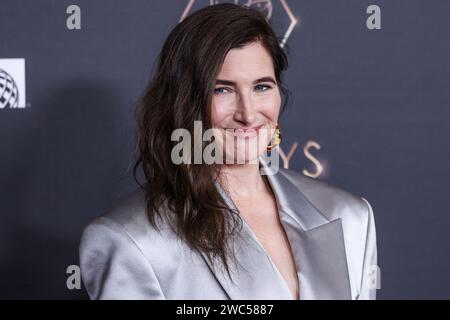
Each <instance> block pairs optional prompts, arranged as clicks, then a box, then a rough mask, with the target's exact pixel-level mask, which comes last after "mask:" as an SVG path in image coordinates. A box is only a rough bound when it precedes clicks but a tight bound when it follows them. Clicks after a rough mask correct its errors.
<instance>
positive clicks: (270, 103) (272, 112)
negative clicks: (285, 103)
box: [263, 92, 281, 122]
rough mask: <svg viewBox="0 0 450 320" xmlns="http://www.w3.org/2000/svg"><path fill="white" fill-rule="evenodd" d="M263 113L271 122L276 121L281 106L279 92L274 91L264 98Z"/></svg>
mask: <svg viewBox="0 0 450 320" xmlns="http://www.w3.org/2000/svg"><path fill="white" fill-rule="evenodd" d="M263 105H264V111H263V112H264V114H265V116H266V117H267V118H268V119H270V121H272V122H276V121H278V117H279V115H280V108H281V97H280V94H279V93H278V92H277V93H274V94H272V95H268V96H266V97H265V99H264V104H263Z"/></svg>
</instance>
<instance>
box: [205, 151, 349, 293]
mask: <svg viewBox="0 0 450 320" xmlns="http://www.w3.org/2000/svg"><path fill="white" fill-rule="evenodd" d="M260 160H261V161H260V163H261V170H262V172H264V173H265V174H267V178H268V181H269V183H270V186H271V187H272V191H273V193H274V195H275V198H276V202H277V206H278V209H279V215H280V221H281V224H282V226H283V228H284V230H285V232H286V235H287V237H288V240H289V243H290V246H291V250H292V254H293V256H294V260H295V263H296V268H297V276H298V280H299V288H300V299H301V300H308V299H351V287H350V280H349V274H348V267H347V258H346V253H345V246H344V237H343V231H342V221H341V219H337V220H333V221H329V220H328V219H327V218H326V217H325V216H324V215H323V214H322V213H321V212H320V211H319V210H318V209H317V208H315V207H314V205H312V204H311V202H310V201H309V200H308V199H307V198H306V196H305V195H304V194H303V193H302V191H301V190H300V189H299V188H297V187H296V186H295V185H294V184H293V183H292V182H291V181H290V180H289V179H288V178H287V177H286V176H285V174H284V173H283V169H280V171H278V172H277V173H275V174H273V173H274V171H273V169H272V168H270V166H269V164H268V161H267V160H266V159H265V158H260ZM216 187H217V188H218V191H219V192H220V194H221V195H222V197H223V198H224V200H225V201H226V203H227V205H228V206H229V207H230V208H232V209H236V210H238V209H237V207H236V205H235V204H234V202H233V200H232V199H231V197H230V196H229V194H228V193H227V192H226V191H225V190H224V188H223V187H222V186H221V185H220V184H219V183H218V182H216ZM238 211H239V210H238ZM242 222H243V224H242V227H243V229H242V230H240V232H239V236H240V237H238V238H236V239H235V240H234V241H233V244H232V246H233V248H234V250H235V253H236V257H237V259H238V261H239V265H238V266H233V265H231V275H232V279H230V278H229V277H228V275H227V273H226V272H224V270H223V268H221V267H220V266H221V264H220V263H217V264H216V263H211V262H210V261H209V260H208V259H207V258H206V255H205V254H204V253H201V254H202V256H203V257H204V259H205V261H206V263H207V264H208V265H209V267H210V269H211V271H212V272H213V273H214V275H215V277H216V279H217V280H218V282H219V283H220V285H221V286H222V287H223V289H224V291H225V292H226V293H227V295H228V297H229V298H230V299H239V300H241V299H244V300H245V299H286V300H288V299H293V297H292V294H291V292H290V290H289V289H288V286H287V284H286V282H285V280H284V278H283V276H282V275H281V273H280V272H279V271H278V269H277V268H276V266H275V264H274V263H273V262H272V259H271V258H270V256H269V255H268V254H267V252H266V251H265V249H264V247H263V246H262V245H261V243H260V242H259V241H258V239H257V237H256V235H255V233H254V232H253V231H252V229H251V227H250V226H249V225H248V224H247V223H246V222H245V220H244V219H242Z"/></svg>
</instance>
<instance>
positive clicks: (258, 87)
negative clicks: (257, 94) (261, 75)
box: [255, 84, 272, 91]
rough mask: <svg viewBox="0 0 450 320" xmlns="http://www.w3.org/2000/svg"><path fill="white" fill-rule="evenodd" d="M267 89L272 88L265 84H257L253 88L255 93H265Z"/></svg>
mask: <svg viewBox="0 0 450 320" xmlns="http://www.w3.org/2000/svg"><path fill="white" fill-rule="evenodd" d="M269 89H272V87H271V86H269V85H267V84H258V85H256V86H255V90H256V91H267V90H269Z"/></svg>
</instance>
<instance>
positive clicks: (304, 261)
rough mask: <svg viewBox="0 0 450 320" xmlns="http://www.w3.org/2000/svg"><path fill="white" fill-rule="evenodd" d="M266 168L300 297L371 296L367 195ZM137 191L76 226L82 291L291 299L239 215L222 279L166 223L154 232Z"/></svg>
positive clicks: (373, 258) (372, 250)
mask: <svg viewBox="0 0 450 320" xmlns="http://www.w3.org/2000/svg"><path fill="white" fill-rule="evenodd" d="M263 169H266V170H267V165H266V164H265V163H264V162H263ZM267 177H268V180H269V182H270V185H271V187H272V190H273V192H274V194H275V198H276V201H277V205H278V208H279V215H280V219H281V223H282V226H283V227H284V229H285V232H286V234H287V237H288V240H289V242H290V246H291V249H292V253H293V255H294V259H295V263H296V267H297V275H298V281H299V288H300V299H301V300H303V299H375V296H376V286H375V285H374V282H377V281H376V279H375V280H374V279H373V270H374V267H375V268H376V265H377V247H376V236H375V224H374V217H373V212H372V208H371V206H370V204H369V202H368V201H367V200H366V199H364V198H361V197H358V196H355V195H352V194H350V193H348V192H346V191H344V190H341V189H338V188H336V187H333V186H331V185H329V184H327V183H325V182H321V181H318V180H315V179H313V178H309V177H307V176H304V175H301V174H299V173H296V172H294V171H291V170H286V169H280V170H279V172H278V173H277V174H275V175H267ZM216 186H217V188H218V190H219V192H220V193H221V195H222V196H223V197H224V198H225V200H226V202H227V204H228V205H229V206H230V207H231V208H235V209H236V206H235V204H234V203H233V201H232V200H231V198H230V197H229V196H228V195H227V193H226V192H225V191H224V189H223V188H222V187H221V186H220V184H218V183H216ZM144 199H145V198H144V194H143V192H142V191H141V190H140V189H137V190H136V191H135V192H134V193H132V194H131V195H130V196H128V197H127V198H125V199H124V200H121V201H120V202H119V203H117V204H116V205H115V208H114V209H112V210H111V211H110V212H108V213H107V214H106V215H104V216H102V217H99V218H97V219H95V220H94V221H92V222H91V223H90V224H89V225H88V226H87V227H86V228H85V229H84V231H83V234H82V237H81V243H80V252H79V253H80V268H81V275H82V280H83V283H84V285H85V287H86V290H87V292H88V294H89V296H90V298H91V299H183V300H184V299H204V300H208V299H287V300H289V299H293V297H292V294H291V292H290V290H289V289H288V286H287V284H286V282H285V280H284V278H283V276H282V275H281V273H280V272H279V271H278V270H277V268H276V266H275V264H274V263H273V261H272V260H271V258H270V256H269V255H268V254H267V252H266V251H265V249H264V247H263V246H262V245H261V243H260V242H259V241H258V239H257V238H256V236H255V234H254V233H253V231H252V229H251V228H250V227H249V225H248V224H246V223H245V221H243V229H242V231H241V235H243V236H245V237H243V238H242V240H240V241H235V242H234V244H233V245H234V248H235V252H236V254H237V257H238V259H239V265H238V266H236V267H234V268H232V278H233V280H234V281H233V282H232V281H230V279H229V277H228V275H227V274H226V272H223V271H222V269H220V268H217V266H216V267H215V268H213V266H212V265H211V263H210V262H209V261H208V259H206V256H205V255H204V254H203V253H198V252H196V251H192V250H191V249H190V248H189V247H188V246H187V244H186V243H184V242H182V241H180V240H179V239H178V238H177V237H176V236H175V234H174V233H173V231H172V230H171V228H170V227H169V226H168V225H167V224H165V225H164V224H162V225H161V228H160V229H161V230H160V232H159V233H158V232H157V231H156V230H155V229H154V228H153V227H152V226H151V225H150V223H149V222H148V221H147V218H146V214H145V211H144V206H145V200H144ZM239 239H240V238H239ZM245 239H247V240H245ZM232 266H233V265H232Z"/></svg>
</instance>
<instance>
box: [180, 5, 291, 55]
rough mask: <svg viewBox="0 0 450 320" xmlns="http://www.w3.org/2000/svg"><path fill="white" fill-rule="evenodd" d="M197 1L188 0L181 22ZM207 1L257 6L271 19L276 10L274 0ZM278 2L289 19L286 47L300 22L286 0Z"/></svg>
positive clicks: (285, 36) (284, 37) (284, 39)
mask: <svg viewBox="0 0 450 320" xmlns="http://www.w3.org/2000/svg"><path fill="white" fill-rule="evenodd" d="M195 2H196V0H189V1H188V4H187V5H186V8H185V9H184V11H183V14H182V15H181V18H180V22H181V21H182V20H183V19H184V18H186V17H187V16H188V15H189V13H190V12H191V9H192V6H193V5H194V3H195ZM197 2H198V1H197ZM205 2H206V3H207V4H208V3H209V5H215V4H219V3H226V2H228V3H229V2H231V3H235V4H239V5H243V6H246V7H250V8H255V9H257V10H259V11H260V12H262V13H263V14H264V15H265V17H266V19H270V18H271V17H272V13H273V10H274V6H273V1H272V0H228V1H227V0H209V1H205ZM278 2H280V5H281V8H282V10H283V12H284V14H285V15H286V17H287V18H288V19H289V25H288V27H287V29H286V31H285V32H284V35H283V39H282V40H281V42H280V45H281V47H284V45H285V44H286V41H287V40H288V38H289V36H290V35H291V33H292V30H294V27H295V25H296V24H297V23H298V20H297V18H296V17H295V16H294V14H293V13H292V11H291V8H290V7H289V5H288V4H287V1H286V0H279V1H278Z"/></svg>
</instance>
